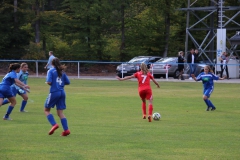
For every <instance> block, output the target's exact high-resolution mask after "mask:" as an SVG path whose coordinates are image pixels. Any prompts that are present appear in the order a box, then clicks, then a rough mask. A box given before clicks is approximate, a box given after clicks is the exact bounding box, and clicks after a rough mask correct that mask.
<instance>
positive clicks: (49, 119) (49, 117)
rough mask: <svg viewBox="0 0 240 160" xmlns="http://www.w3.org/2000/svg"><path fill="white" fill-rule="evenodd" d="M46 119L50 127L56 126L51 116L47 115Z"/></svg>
mask: <svg viewBox="0 0 240 160" xmlns="http://www.w3.org/2000/svg"><path fill="white" fill-rule="evenodd" d="M47 119H48V121H49V123H50V124H51V125H52V126H54V125H55V124H56V121H55V119H54V117H53V115H52V114H49V115H48V116H47Z"/></svg>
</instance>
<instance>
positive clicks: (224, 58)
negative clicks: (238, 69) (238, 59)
mask: <svg viewBox="0 0 240 160" xmlns="http://www.w3.org/2000/svg"><path fill="white" fill-rule="evenodd" d="M219 60H220V62H221V65H220V67H221V74H220V77H221V78H222V75H223V72H224V70H225V72H226V74H227V79H229V74H228V66H227V64H228V61H229V57H228V55H227V53H226V52H223V53H222V55H221V56H220V58H219Z"/></svg>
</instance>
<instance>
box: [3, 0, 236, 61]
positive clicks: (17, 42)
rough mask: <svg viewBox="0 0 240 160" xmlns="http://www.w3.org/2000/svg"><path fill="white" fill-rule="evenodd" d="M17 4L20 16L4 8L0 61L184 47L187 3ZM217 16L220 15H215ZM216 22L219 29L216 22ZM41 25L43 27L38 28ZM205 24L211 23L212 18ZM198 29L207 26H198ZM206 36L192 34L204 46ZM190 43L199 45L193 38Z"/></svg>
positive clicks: (37, 0) (85, 0)
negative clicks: (179, 9) (50, 54)
mask: <svg viewBox="0 0 240 160" xmlns="http://www.w3.org/2000/svg"><path fill="white" fill-rule="evenodd" d="M17 2H18V4H17V12H14V6H13V4H14V3H13V2H12V1H10V0H5V1H3V2H2V3H1V4H0V21H1V24H2V25H1V26H0V36H1V39H0V58H5V59H21V58H22V59H23V58H24V57H26V58H34V57H36V58H41V55H42V54H43V53H44V54H43V55H45V56H47V53H48V51H49V50H53V51H54V52H55V53H56V54H57V55H58V57H60V58H62V59H65V60H79V59H80V60H99V61H126V60H129V59H130V58H132V57H134V56H137V55H159V56H176V54H177V52H178V51H179V50H184V47H185V36H186V33H185V30H186V12H184V11H178V10H177V9H178V8H186V7H187V3H188V2H187V1H182V0H165V1H160V0H124V1H122V0H114V1H106V0H81V1H79V0H22V1H17ZM211 3H214V2H213V1H209V0H202V1H194V2H192V3H191V4H192V7H194V6H196V7H204V6H209V5H211ZM224 5H226V6H239V2H238V1H234V0H227V1H225V3H224ZM236 12H237V11H232V12H228V13H226V16H228V17H230V16H233V15H234V14H236ZM196 14H198V15H199V17H200V18H203V17H204V16H206V14H208V12H203V11H196ZM214 16H215V17H217V14H215V15H214ZM15 17H17V21H16V19H15ZM214 19H215V20H214V25H215V26H214V27H216V25H217V23H218V22H217V21H218V19H217V18H214ZM196 20H198V18H196V17H195V16H192V14H191V16H190V24H194V23H195V22H196ZM227 20H228V19H225V21H227ZM234 20H235V22H238V21H240V17H239V16H237V17H235V19H234ZM38 22H39V29H38V28H36V26H37V25H36V24H38ZM203 22H204V23H206V24H209V20H203ZM228 26H230V27H235V28H236V23H234V22H230V23H229V24H228ZM197 27H198V28H202V27H206V26H205V25H204V24H203V23H199V24H197ZM205 32H206V31H198V32H193V33H192V35H193V37H195V39H196V41H197V42H198V43H200V41H201V40H203V38H204V35H206V33H205ZM234 32H235V31H229V32H228V33H227V34H228V36H232V35H234V34H235V33H234ZM37 35H39V36H37ZM39 38H40V43H39V44H36V46H35V47H33V46H34V45H33V44H32V43H35V42H38V41H37V40H38V39H39ZM208 41H209V40H206V44H207V43H208ZM189 44H190V46H191V45H192V47H195V46H194V44H193V42H192V41H191V40H189ZM206 44H203V47H205V46H206ZM227 45H228V44H227ZM228 47H229V45H228ZM29 49H30V50H29ZM31 49H33V51H31ZM36 49H37V51H36ZM31 53H35V54H33V55H31ZM37 54H41V55H39V56H38V55H37Z"/></svg>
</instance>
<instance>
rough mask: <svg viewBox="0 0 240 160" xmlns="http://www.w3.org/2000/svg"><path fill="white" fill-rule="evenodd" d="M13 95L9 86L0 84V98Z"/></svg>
mask: <svg viewBox="0 0 240 160" xmlns="http://www.w3.org/2000/svg"><path fill="white" fill-rule="evenodd" d="M11 97H14V94H13V92H12V90H11V89H10V87H9V86H7V85H1V86H0V98H11Z"/></svg>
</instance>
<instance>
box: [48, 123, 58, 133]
mask: <svg viewBox="0 0 240 160" xmlns="http://www.w3.org/2000/svg"><path fill="white" fill-rule="evenodd" d="M58 127H59V126H58V124H55V125H54V126H52V128H51V130H50V131H49V132H48V134H49V135H52V134H53V133H54V131H55V130H56V129H58Z"/></svg>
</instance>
